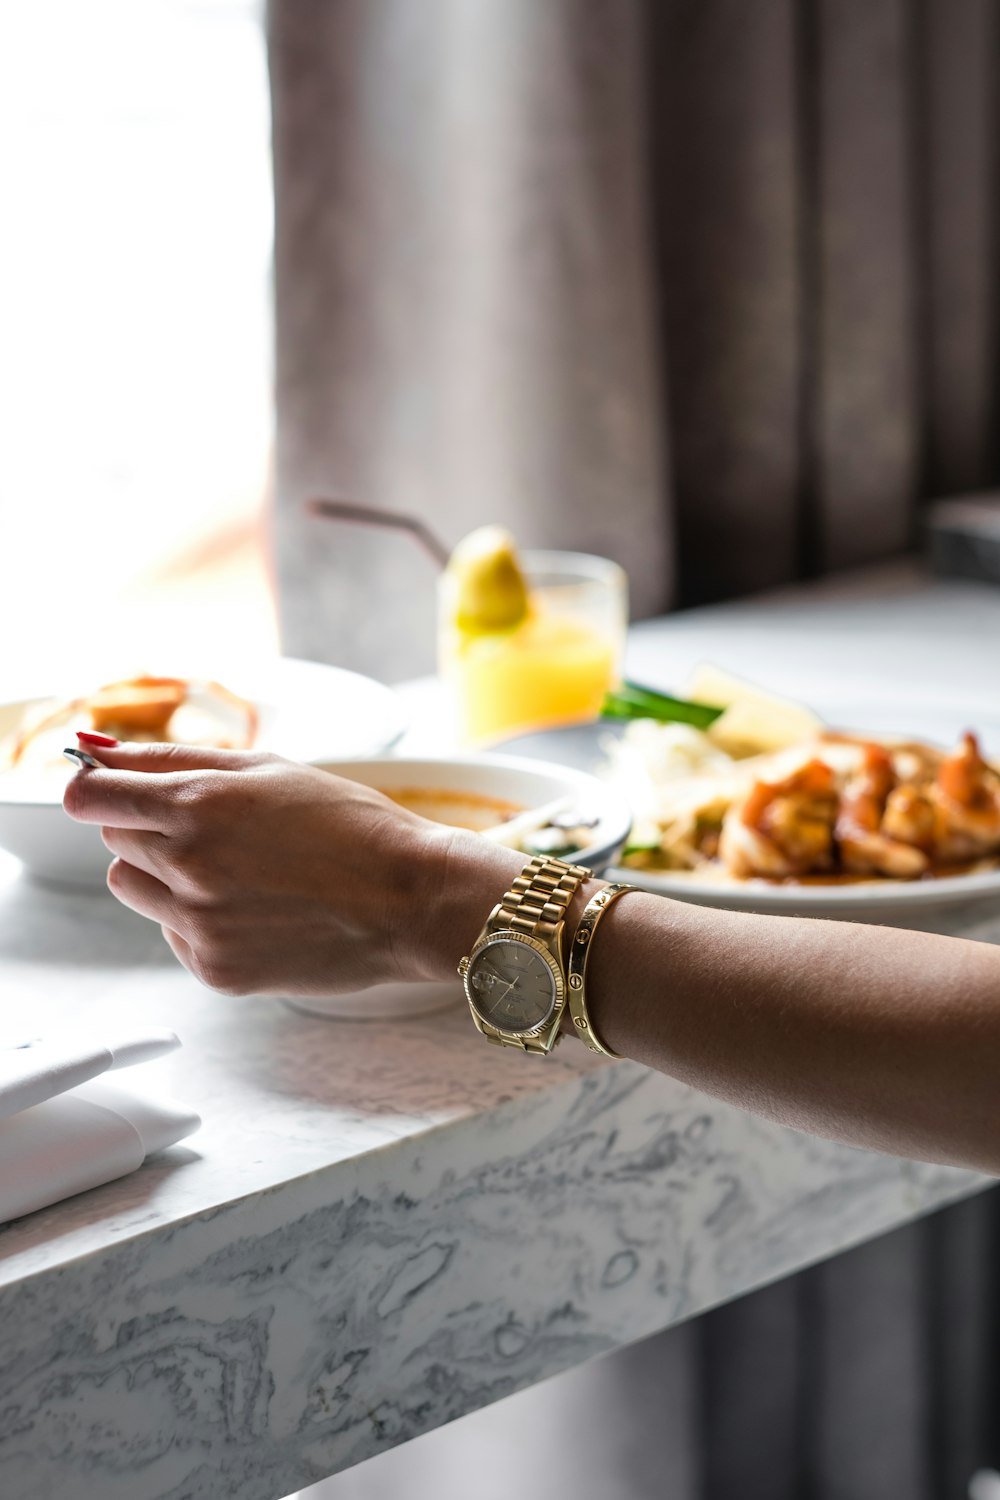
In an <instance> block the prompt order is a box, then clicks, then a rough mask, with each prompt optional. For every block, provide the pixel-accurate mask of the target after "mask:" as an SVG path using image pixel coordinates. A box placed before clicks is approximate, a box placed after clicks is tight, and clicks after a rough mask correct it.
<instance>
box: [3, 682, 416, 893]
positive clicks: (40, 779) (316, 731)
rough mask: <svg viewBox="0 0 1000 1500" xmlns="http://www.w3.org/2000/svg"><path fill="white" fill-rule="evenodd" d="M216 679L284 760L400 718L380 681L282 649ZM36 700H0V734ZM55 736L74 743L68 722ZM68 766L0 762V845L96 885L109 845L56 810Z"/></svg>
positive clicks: (337, 750)
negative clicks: (241, 701)
mask: <svg viewBox="0 0 1000 1500" xmlns="http://www.w3.org/2000/svg"><path fill="white" fill-rule="evenodd" d="M226 685H227V687H229V688H231V689H232V690H233V691H234V692H236V693H239V694H240V695H241V696H243V697H245V698H247V699H249V700H251V701H252V702H253V703H254V704H255V705H256V706H257V709H258V713H259V725H258V728H257V733H256V737H255V748H258V749H262V750H270V751H274V752H275V753H276V754H279V755H284V756H287V757H288V759H289V760H300V761H308V760H314V759H317V758H319V757H321V756H359V755H371V754H376V753H378V752H379V751H381V750H385V749H387V748H388V747H389V746H390V745H392V744H394V743H395V742H396V740H397V739H398V738H399V736H400V734H401V733H402V732H403V729H404V727H405V726H404V720H403V714H402V709H401V707H400V704H399V702H398V700H397V698H396V695H395V694H394V693H393V692H392V690H391V689H390V688H387V687H384V686H383V685H382V684H381V683H379V682H375V681H373V680H372V679H371V678H369V677H363V676H361V675H360V674H358V673H356V672H348V671H345V670H343V669H341V668H339V667H329V666H325V665H324V664H322V663H320V662H310V661H299V660H297V659H295V658H293V657H282V658H279V659H276V660H274V661H272V662H269V663H263V664H261V665H259V666H256V667H248V668H245V669H242V670H240V669H236V670H232V671H229V672H227V676H226ZM47 696H55V697H59V696H61V695H60V694H59V693H58V692H57V693H55V694H52V695H47ZM67 696H68V695H67ZM40 701H42V700H41V698H39V699H31V698H28V699H21V700H19V701H16V702H9V703H0V740H3V739H5V738H6V736H7V735H9V734H11V733H12V732H13V731H14V730H15V729H16V728H17V726H18V724H19V723H20V722H21V721H22V719H23V716H24V714H25V712H26V711H30V710H31V709H32V707H33V706H35V705H36V704H37V703H38V702H40ZM65 743H66V744H68V745H72V744H74V743H75V740H74V737H73V735H72V732H68V733H67V737H66V739H65ZM71 775H72V772H71V770H70V767H69V766H68V765H67V764H66V763H65V762H64V761H62V760H58V761H57V762H56V763H55V764H54V765H53V766H51V767H50V766H46V767H45V768H44V769H41V770H37V769H29V768H27V767H25V768H24V769H18V770H14V771H3V772H0V849H5V850H6V851H7V852H8V853H10V854H13V855H15V856H16V857H17V858H18V859H19V860H21V861H22V863H23V864H24V866H25V868H26V869H27V870H28V871H30V873H31V874H32V875H33V876H35V877H37V878H40V879H43V880H47V881H52V882H57V883H60V884H67V885H74V886H88V887H92V888H95V889H99V888H102V887H103V885H104V879H105V875H106V872H107V867H108V863H109V855H108V852H107V850H106V849H105V847H104V845H103V843H102V842H101V837H100V833H99V831H98V830H97V829H96V828H94V827H90V826H88V825H86V824H82V823H74V822H73V821H72V819H71V818H68V817H67V816H66V814H65V813H64V812H63V809H62V793H63V788H64V786H65V784H66V782H67V780H68V779H69V777H70V776H71Z"/></svg>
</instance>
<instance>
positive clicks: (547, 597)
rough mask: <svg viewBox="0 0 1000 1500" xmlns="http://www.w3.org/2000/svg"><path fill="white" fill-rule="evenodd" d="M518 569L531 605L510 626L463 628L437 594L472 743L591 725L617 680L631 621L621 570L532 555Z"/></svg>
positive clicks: (455, 696)
mask: <svg viewBox="0 0 1000 1500" xmlns="http://www.w3.org/2000/svg"><path fill="white" fill-rule="evenodd" d="M521 563H522V566H523V568H524V574H525V578H526V581H527V584H528V592H529V600H530V603H529V609H528V614H527V617H526V618H525V619H524V620H522V621H521V622H520V623H519V624H518V625H515V626H514V627H513V628H511V629H509V630H497V631H487V632H483V633H478V634H472V633H469V632H466V631H463V630H460V629H459V628H458V626H457V625H456V623H455V621H454V619H453V618H449V615H448V612H447V603H446V600H445V596H444V591H442V593H441V595H440V600H439V611H438V622H439V623H438V661H439V669H440V672H441V676H442V678H443V679H444V682H445V684H446V685H447V687H448V689H449V692H450V695H451V698H452V702H453V706H454V712H455V719H456V725H457V729H458V734H459V738H460V739H461V740H462V742H463V743H464V744H467V745H486V744H491V743H494V742H495V741H497V740H500V739H505V738H507V737H508V736H510V735H514V734H521V733H529V732H531V731H533V730H538V729H548V728H551V727H552V726H553V725H557V724H576V723H582V722H585V721H586V720H588V719H593V718H595V717H596V716H597V714H598V712H599V711H600V707H601V703H602V702H603V699H604V694H605V693H606V692H607V690H608V688H609V687H611V686H612V684H614V683H616V682H617V681H618V679H619V674H620V670H621V663H622V656H623V652H624V646H625V630H626V626H627V624H628V580H627V578H626V576H625V573H624V571H623V569H621V568H620V567H619V566H618V564H617V563H614V562H611V561H610V559H608V558H605V557H591V556H589V555H588V554H587V553H584V552H556V551H537V552H525V553H522V555H521Z"/></svg>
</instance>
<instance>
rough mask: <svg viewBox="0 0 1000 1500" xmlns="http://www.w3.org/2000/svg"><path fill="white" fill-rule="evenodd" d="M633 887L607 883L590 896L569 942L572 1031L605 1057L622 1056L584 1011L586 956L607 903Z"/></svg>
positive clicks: (568, 983) (610, 904) (568, 974)
mask: <svg viewBox="0 0 1000 1500" xmlns="http://www.w3.org/2000/svg"><path fill="white" fill-rule="evenodd" d="M635 889H636V887H635V886H634V885H606V886H604V887H603V888H602V889H601V890H599V891H598V892H597V895H596V896H591V898H590V900H589V901H588V902H587V904H586V906H585V907H584V908H583V915H582V916H581V918H580V925H579V926H578V927H577V929H576V933H575V935H574V937H573V942H572V944H571V945H570V952H569V964H568V965H567V990H568V993H569V1014H570V1019H571V1020H572V1022H573V1029H574V1031H575V1032H576V1034H577V1036H578V1037H579V1038H580V1040H581V1042H583V1043H584V1044H585V1045H586V1046H587V1047H589V1048H590V1050H591V1052H600V1053H602V1054H603V1055H604V1056H605V1057H614V1058H618V1059H620V1058H621V1053H620V1052H612V1050H611V1048H610V1047H606V1046H605V1045H604V1043H603V1042H602V1041H601V1039H600V1037H599V1036H598V1035H597V1032H596V1031H595V1030H594V1028H593V1025H592V1024H591V1020H590V1015H589V1013H588V1011H587V960H588V958H589V957H590V948H591V943H592V942H593V937H594V932H595V931H596V928H597V924H598V922H599V921H600V920H601V918H602V917H603V916H604V913H605V912H606V911H607V909H608V907H609V906H613V905H614V903H615V902H616V901H617V900H618V898H619V896H624V895H625V894H626V892H628V891H634V890H635Z"/></svg>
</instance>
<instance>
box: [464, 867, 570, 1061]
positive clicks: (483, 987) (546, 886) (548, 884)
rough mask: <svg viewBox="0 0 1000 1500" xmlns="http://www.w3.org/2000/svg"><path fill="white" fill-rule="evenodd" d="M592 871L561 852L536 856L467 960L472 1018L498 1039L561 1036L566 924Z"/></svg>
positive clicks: (542, 1044) (535, 1042) (543, 1045)
mask: <svg viewBox="0 0 1000 1500" xmlns="http://www.w3.org/2000/svg"><path fill="white" fill-rule="evenodd" d="M591 874H592V872H591V871H590V870H586V869H584V868H583V866H582V865H568V864H566V863H564V861H563V860H561V859H546V858H545V856H544V855H536V856H535V857H534V858H533V859H529V861H528V863H527V864H526V865H525V867H524V869H523V870H522V871H521V873H520V875H519V876H518V877H517V879H516V880H515V881H514V884H513V885H512V886H511V888H510V890H509V891H508V892H507V893H506V895H505V896H504V897H503V899H502V900H501V901H499V902H498V903H497V905H496V906H495V907H494V908H493V910H492V912H491V913H490V916H489V920H488V921H487V923H486V926H485V927H484V928H483V930H482V932H481V933H480V934H479V936H478V937H477V939H476V941H475V944H474V946H473V949H472V952H471V954H470V955H469V957H468V958H463V959H462V961H461V963H460V964H459V966H458V972H459V973H460V974H461V976H462V980H463V982H464V984H465V994H466V998H467V999H468V1002H469V1009H470V1010H471V1011H472V1019H473V1021H475V1023H476V1026H477V1027H478V1028H479V1030H480V1031H481V1032H482V1034H483V1036H484V1037H485V1038H486V1040H487V1041H488V1042H492V1043H493V1044H494V1046H497V1047H519V1048H520V1050H521V1051H522V1052H541V1053H545V1052H551V1051H552V1048H553V1047H554V1046H555V1045H556V1043H557V1041H558V1040H559V1035H560V1029H559V1028H560V1024H561V1022H562V1017H563V1012H564V1010H565V1009H566V996H567V985H566V962H565V959H564V958H563V951H562V937H563V925H564V922H565V918H566V911H567V908H568V906H569V903H570V902H571V901H572V899H573V896H574V894H575V893H576V891H577V889H578V887H579V886H580V884H581V883H582V882H583V881H584V880H589V879H590V878H591Z"/></svg>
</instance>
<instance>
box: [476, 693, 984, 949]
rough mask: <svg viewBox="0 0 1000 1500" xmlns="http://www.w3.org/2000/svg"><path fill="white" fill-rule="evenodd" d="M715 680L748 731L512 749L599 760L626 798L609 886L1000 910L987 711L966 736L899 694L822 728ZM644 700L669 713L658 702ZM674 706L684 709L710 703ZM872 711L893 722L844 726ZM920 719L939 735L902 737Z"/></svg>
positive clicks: (737, 904) (871, 911)
mask: <svg viewBox="0 0 1000 1500" xmlns="http://www.w3.org/2000/svg"><path fill="white" fill-rule="evenodd" d="M709 685H710V688H711V690H712V695H713V697H714V698H715V699H716V701H717V702H718V700H719V699H722V701H723V703H724V702H725V701H726V699H727V693H730V694H731V699H735V701H737V702H738V705H739V709H740V718H739V735H738V736H734V735H733V733H732V729H731V726H732V724H733V722H734V721H733V716H732V715H730V716H728V717H723V716H722V715H721V714H720V717H719V718H718V719H714V718H712V719H710V721H709V722H702V723H701V725H700V726H699V725H697V724H692V723H690V722H677V721H673V722H664V721H662V720H661V721H657V720H654V719H651V718H644V717H641V716H638V717H633V718H631V719H630V720H629V721H627V722H624V723H623V722H618V723H611V722H608V721H603V722H602V721H597V722H595V723H593V724H590V725H583V726H578V727H577V728H576V729H573V730H554V731H548V732H547V733H545V734H541V735H536V736H534V737H531V738H525V739H524V740H523V743H520V742H513V743H511V744H508V745H507V746H506V747H505V748H507V749H508V750H510V749H514V750H520V751H521V753H525V754H536V755H541V754H545V755H547V756H548V757H549V758H550V759H558V758H561V757H564V758H568V759H569V760H570V761H571V762H572V763H574V764H579V765H585V766H588V767H589V768H592V769H593V768H596V767H597V766H598V765H599V766H600V769H601V773H602V774H603V775H605V776H606V777H607V778H609V779H610V780H612V781H613V782H615V783H616V784H617V785H618V786H619V788H620V789H621V790H622V791H624V792H625V793H626V795H627V797H628V799H629V802H630V804H631V806H632V811H633V820H634V821H633V826H632V832H631V834H630V836H629V839H628V842H627V844H626V847H625V851H624V853H623V855H622V858H621V859H620V860H619V862H618V865H617V866H616V868H615V869H614V870H613V871H612V872H610V873H609V879H612V880H624V881H628V882H629V883H630V884H632V885H638V886H642V887H644V888H645V889H647V890H651V891H655V892H657V893H659V894H662V895H667V896H673V897H678V898H681V899H684V900H688V901H695V902H698V903H700V904H703V905H711V906H725V907H730V908H733V909H742V910H747V911H765V912H774V913H782V912H784V913H788V914H793V913H810V914H813V915H816V916H820V915H825V916H834V915H843V916H851V917H864V916H870V917H871V918H872V919H873V920H879V919H883V918H885V917H886V916H887V914H888V913H889V912H890V911H891V912H893V913H894V914H896V916H897V917H898V916H899V915H900V914H903V913H904V912H905V911H907V910H910V909H916V908H930V907H937V908H940V907H945V906H962V905H965V904H968V903H972V902H978V901H980V900H985V899H987V898H989V897H994V898H995V899H996V900H998V901H1000V762H998V761H996V760H995V759H993V758H992V756H993V755H995V753H996V746H997V745H998V744H1000V726H998V725H994V724H985V725H984V724H983V723H982V719H981V716H976V717H979V720H980V723H979V730H978V731H976V730H973V729H971V728H968V729H966V728H965V727H964V726H963V725H962V719H963V718H966V716H967V722H974V715H973V714H970V713H968V710H967V709H966V710H964V711H962V710H959V709H958V707H957V705H942V707H941V709H940V711H938V712H935V711H933V710H932V708H931V706H929V705H927V704H924V705H906V704H893V703H892V702H891V699H890V698H889V697H888V695H887V698H886V699H885V700H884V701H883V702H882V703H881V705H879V706H876V705H873V704H869V705H867V706H866V708H864V709H863V708H861V707H860V706H859V705H854V707H853V711H852V710H851V708H849V707H848V706H847V705H844V707H843V709H841V710H839V711H836V712H834V711H830V709H828V720H827V719H824V718H821V717H820V716H819V715H818V714H814V713H812V712H811V711H807V712H809V713H810V719H809V720H808V721H807V720H806V719H805V718H802V717H800V712H799V710H800V706H799V705H794V704H791V703H784V702H781V701H780V700H772V699H770V697H769V695H767V694H766V693H763V692H762V691H760V690H758V689H755V688H752V687H751V686H748V685H746V684H743V683H739V684H735V680H733V679H726V678H725V676H724V674H722V673H720V672H718V671H717V670H715V669H713V670H712V672H711V676H710V683H709ZM634 692H635V693H638V694H641V695H642V696H641V697H637V699H636V702H637V704H638V707H639V708H640V709H641V708H642V706H643V702H644V701H645V700H648V701H650V702H651V704H652V707H653V708H654V709H656V707H657V704H656V698H657V695H656V694H655V693H650V692H647V691H646V690H634ZM663 701H664V703H665V704H666V705H668V706H670V705H672V708H670V709H669V711H671V712H672V711H673V710H674V709H677V708H683V709H684V710H685V711H686V710H690V709H691V708H692V707H694V706H695V701H696V700H693V699H692V701H689V702H685V701H684V700H677V699H667V698H665V699H664V700H663ZM772 702H774V703H776V704H778V707H777V708H776V710H775V711H774V712H772V711H771V703H772ZM626 707H627V704H626ZM793 709H794V710H796V711H795V712H794V713H793V712H792V711H791V710H793ZM667 711H668V710H667V709H665V710H664V712H667ZM715 711H716V710H714V709H713V710H711V712H712V713H714V712H715ZM862 713H864V715H865V717H866V718H868V719H870V721H871V723H872V725H877V726H878V727H877V728H874V727H871V728H865V729H861V730H837V729H834V728H832V727H830V724H831V723H834V722H836V721H837V720H840V722H846V723H851V722H857V721H858V719H859V718H860V717H861V715H862ZM908 723H913V724H919V725H920V727H921V730H922V731H924V732H926V733H927V735H928V737H927V738H926V739H924V738H922V737H921V738H917V737H915V736H907V735H903V734H899V733H893V732H891V730H893V729H895V727H896V726H897V725H905V724H908ZM786 725H787V727H788V732H787V733H785V732H784V730H785V726H786ZM720 730H724V731H725V733H720ZM560 736H561V737H562V738H563V739H564V740H565V741H566V744H565V746H564V747H563V746H560V745H557V744H556V743H555V740H556V738H558V737H560ZM932 736H933V737H932Z"/></svg>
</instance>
